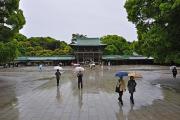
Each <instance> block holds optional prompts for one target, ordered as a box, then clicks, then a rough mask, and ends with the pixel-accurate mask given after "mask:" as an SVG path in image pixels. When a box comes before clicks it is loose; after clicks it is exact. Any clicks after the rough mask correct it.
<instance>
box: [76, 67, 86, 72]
mask: <svg viewBox="0 0 180 120" xmlns="http://www.w3.org/2000/svg"><path fill="white" fill-rule="evenodd" d="M74 70H75V71H76V72H79V71H81V72H83V71H84V70H85V69H84V68H83V67H76V68H75V69H74Z"/></svg>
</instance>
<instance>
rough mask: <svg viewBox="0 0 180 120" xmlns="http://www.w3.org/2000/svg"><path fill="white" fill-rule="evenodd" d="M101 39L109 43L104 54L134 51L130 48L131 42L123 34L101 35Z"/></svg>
mask: <svg viewBox="0 0 180 120" xmlns="http://www.w3.org/2000/svg"><path fill="white" fill-rule="evenodd" d="M101 41H102V43H104V44H107V47H106V48H105V51H104V54H110V55H125V54H126V55H127V54H128V55H131V54H132V53H133V51H131V50H130V43H128V42H127V41H126V39H124V38H123V37H121V36H118V35H107V36H104V37H101Z"/></svg>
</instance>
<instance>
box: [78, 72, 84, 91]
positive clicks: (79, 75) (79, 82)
mask: <svg viewBox="0 0 180 120" xmlns="http://www.w3.org/2000/svg"><path fill="white" fill-rule="evenodd" d="M77 77H78V88H79V89H80V86H81V89H82V88H83V81H82V77H83V74H82V72H81V71H79V72H78V74H77Z"/></svg>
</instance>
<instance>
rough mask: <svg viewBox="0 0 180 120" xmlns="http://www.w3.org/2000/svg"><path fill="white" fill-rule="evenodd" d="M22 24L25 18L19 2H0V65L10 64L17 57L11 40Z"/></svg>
mask: <svg viewBox="0 0 180 120" xmlns="http://www.w3.org/2000/svg"><path fill="white" fill-rule="evenodd" d="M24 24H25V18H24V16H23V12H22V10H20V9H19V0H0V42H1V47H0V51H1V52H0V56H1V57H0V59H3V60H0V61H3V62H1V63H5V62H10V61H12V60H13V59H14V58H15V57H16V56H17V48H16V47H17V45H16V44H15V42H14V40H13V39H14V37H15V35H16V34H17V33H18V32H19V30H20V29H21V28H22V27H23V25H24ZM2 51H3V52H2ZM4 54H5V56H4Z"/></svg>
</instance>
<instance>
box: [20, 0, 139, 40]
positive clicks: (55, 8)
mask: <svg viewBox="0 0 180 120" xmlns="http://www.w3.org/2000/svg"><path fill="white" fill-rule="evenodd" d="M125 1H126V0H21V1H20V8H21V9H22V10H23V12H24V16H25V18H26V25H25V26H24V27H23V29H22V30H21V31H20V32H21V33H22V34H24V35H26V36H27V37H46V36H50V37H53V38H55V39H58V40H63V41H66V42H68V43H69V42H70V39H71V35H72V33H80V34H85V35H87V36H88V37H102V36H104V35H108V34H116V35H120V36H123V37H124V38H125V39H127V40H128V41H133V40H136V39H137V34H136V29H135V26H134V25H133V24H132V23H130V22H128V19H127V14H126V10H125V9H124V7H123V6H124V3H125Z"/></svg>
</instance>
